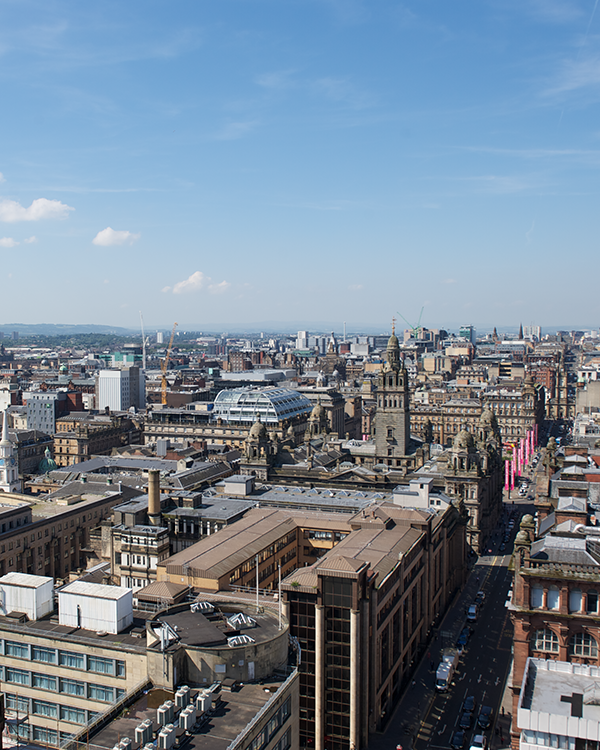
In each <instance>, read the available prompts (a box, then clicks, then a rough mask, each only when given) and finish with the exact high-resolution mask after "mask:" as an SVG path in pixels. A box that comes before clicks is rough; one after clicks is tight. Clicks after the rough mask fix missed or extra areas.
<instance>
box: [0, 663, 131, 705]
mask: <svg viewBox="0 0 600 750" xmlns="http://www.w3.org/2000/svg"><path fill="white" fill-rule="evenodd" d="M0 679H1V680H3V681H4V682H8V683H9V684H11V685H24V686H26V687H34V688H38V689H40V690H48V691H49V692H53V693H57V692H58V693H63V694H65V695H74V696H76V697H77V698H87V699H88V700H96V701H101V702H102V703H112V702H113V701H115V700H118V699H119V698H121V696H123V695H125V691H124V690H122V689H121V688H112V687H106V686H105V685H95V684H92V683H90V682H82V681H81V680H71V679H63V678H62V677H54V676H53V675H47V674H39V673H37V672H28V671H27V670H25V669H14V668H13V667H0Z"/></svg>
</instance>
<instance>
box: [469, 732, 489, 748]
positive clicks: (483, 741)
mask: <svg viewBox="0 0 600 750" xmlns="http://www.w3.org/2000/svg"><path fill="white" fill-rule="evenodd" d="M469 750H487V737H486V736H485V735H484V734H476V735H475V736H474V737H473V739H472V740H471V747H470V748H469Z"/></svg>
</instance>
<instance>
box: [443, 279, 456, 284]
mask: <svg viewBox="0 0 600 750" xmlns="http://www.w3.org/2000/svg"><path fill="white" fill-rule="evenodd" d="M442 284H456V279H444V280H443V281H442Z"/></svg>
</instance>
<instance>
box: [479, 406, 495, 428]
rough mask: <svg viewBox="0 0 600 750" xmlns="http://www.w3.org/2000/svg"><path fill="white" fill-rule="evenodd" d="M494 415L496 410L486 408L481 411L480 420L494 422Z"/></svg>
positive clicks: (486, 422) (482, 422) (485, 422)
mask: <svg viewBox="0 0 600 750" xmlns="http://www.w3.org/2000/svg"><path fill="white" fill-rule="evenodd" d="M494 417H495V414H494V412H493V411H492V410H491V409H489V408H486V409H484V410H483V411H482V412H481V416H480V417H479V421H480V422H481V424H494Z"/></svg>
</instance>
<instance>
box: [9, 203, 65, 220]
mask: <svg viewBox="0 0 600 750" xmlns="http://www.w3.org/2000/svg"><path fill="white" fill-rule="evenodd" d="M74 210H75V209H74V208H73V207H72V206H67V205H66V204H65V203H61V202H60V201H56V200H48V199H47V198H37V199H36V200H34V201H33V203H32V204H31V206H29V208H24V207H23V206H22V205H21V204H20V203H18V202H17V201H12V200H8V199H5V200H2V201H0V221H5V222H9V223H12V222H16V221H42V220H43V219H66V218H67V217H68V215H69V212H70V211H74Z"/></svg>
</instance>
